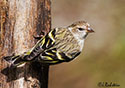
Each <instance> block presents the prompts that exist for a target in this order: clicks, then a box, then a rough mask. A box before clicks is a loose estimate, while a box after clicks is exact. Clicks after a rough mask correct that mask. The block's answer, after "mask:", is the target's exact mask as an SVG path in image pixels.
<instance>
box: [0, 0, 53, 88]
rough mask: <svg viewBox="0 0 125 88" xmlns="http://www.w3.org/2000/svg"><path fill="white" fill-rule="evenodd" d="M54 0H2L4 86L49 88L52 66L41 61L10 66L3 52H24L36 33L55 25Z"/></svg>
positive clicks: (0, 76) (0, 79)
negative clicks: (51, 11)
mask: <svg viewBox="0 0 125 88" xmlns="http://www.w3.org/2000/svg"><path fill="white" fill-rule="evenodd" d="M50 5H51V2H50V0H0V88H47V87H48V70H49V66H47V65H43V64H41V63H38V62H34V63H29V64H27V65H25V66H24V67H21V68H9V67H8V66H9V65H8V64H7V62H6V61H4V60H3V59H2V57H3V56H7V55H12V53H15V54H22V53H23V52H26V51H27V50H29V49H30V48H32V47H33V45H34V44H35V43H36V40H35V39H34V38H33V35H41V34H44V35H45V34H46V33H48V32H49V31H50V29H51V15H50Z"/></svg>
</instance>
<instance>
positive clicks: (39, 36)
mask: <svg viewBox="0 0 125 88" xmlns="http://www.w3.org/2000/svg"><path fill="white" fill-rule="evenodd" d="M33 37H34V38H35V39H38V40H39V39H41V38H42V37H43V35H37V36H34V35H33Z"/></svg>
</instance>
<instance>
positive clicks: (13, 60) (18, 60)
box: [4, 55, 26, 67]
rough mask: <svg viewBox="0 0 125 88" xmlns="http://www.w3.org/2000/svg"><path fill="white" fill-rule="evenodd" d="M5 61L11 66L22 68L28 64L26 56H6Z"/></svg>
mask: <svg viewBox="0 0 125 88" xmlns="http://www.w3.org/2000/svg"><path fill="white" fill-rule="evenodd" d="M4 59H5V60H6V61H7V62H9V63H10V64H11V66H15V67H18V66H22V65H24V64H25V63H26V61H25V60H24V56H22V55H16V56H15V55H12V56H6V57H4Z"/></svg>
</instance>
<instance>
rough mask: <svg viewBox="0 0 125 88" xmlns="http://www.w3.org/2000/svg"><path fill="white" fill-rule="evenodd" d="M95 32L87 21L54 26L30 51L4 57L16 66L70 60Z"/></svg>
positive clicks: (79, 51) (51, 63)
mask: <svg viewBox="0 0 125 88" xmlns="http://www.w3.org/2000/svg"><path fill="white" fill-rule="evenodd" d="M93 32H94V30H93V29H92V28H90V24H89V23H87V22H86V21H77V22H74V23H72V24H71V25H69V26H67V27H64V28H63V27H59V28H53V29H52V30H50V32H48V33H47V34H46V35H45V36H43V37H42V38H40V39H39V40H38V42H37V43H36V44H35V45H34V47H33V48H31V49H30V50H29V51H27V52H24V53H23V54H21V55H11V56H6V57H4V59H5V60H6V61H7V62H9V63H10V64H11V66H15V67H18V66H20V65H22V64H26V63H28V62H35V61H38V62H40V63H46V64H49V65H53V64H58V63H62V62H69V61H72V60H73V59H75V58H77V57H78V56H79V55H80V53H81V52H82V50H83V47H84V40H85V39H86V37H87V36H88V34H89V33H93Z"/></svg>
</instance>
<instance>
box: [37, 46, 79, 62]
mask: <svg viewBox="0 0 125 88" xmlns="http://www.w3.org/2000/svg"><path fill="white" fill-rule="evenodd" d="M80 53H81V52H73V53H70V54H66V53H64V52H61V51H59V50H57V49H56V48H53V49H49V50H47V51H45V52H44V53H42V54H40V55H39V56H38V60H39V61H41V62H43V63H49V64H55V63H60V62H69V61H71V60H72V59H74V58H75V57H77V56H78V55H79V54H80Z"/></svg>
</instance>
